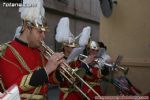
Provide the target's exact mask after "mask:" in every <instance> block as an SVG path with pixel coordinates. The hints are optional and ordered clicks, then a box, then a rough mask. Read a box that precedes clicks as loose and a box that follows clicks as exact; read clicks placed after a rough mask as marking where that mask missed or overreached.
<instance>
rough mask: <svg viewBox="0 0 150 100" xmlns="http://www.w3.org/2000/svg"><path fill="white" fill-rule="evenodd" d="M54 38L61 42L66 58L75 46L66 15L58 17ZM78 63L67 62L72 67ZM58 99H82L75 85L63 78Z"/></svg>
mask: <svg viewBox="0 0 150 100" xmlns="http://www.w3.org/2000/svg"><path fill="white" fill-rule="evenodd" d="M55 39H56V41H57V42H59V43H62V51H63V53H64V55H65V59H66V60H67V58H68V56H69V55H70V53H71V52H72V50H73V49H74V48H75V47H76V46H77V45H76V43H75V37H74V35H73V34H72V33H71V32H70V28H69V18H68V17H63V18H61V19H60V21H59V23H58V25H57V28H56V36H55ZM78 64H79V63H78V62H76V61H72V62H70V63H69V65H70V67H71V68H72V69H75V67H78V66H79V65H78ZM64 79H65V78H64ZM59 100H82V96H81V94H80V93H79V92H78V91H77V90H76V89H75V87H74V86H73V85H72V84H70V83H69V82H68V80H67V79H65V80H64V81H63V82H61V83H60V95H59Z"/></svg>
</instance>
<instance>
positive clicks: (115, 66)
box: [79, 54, 129, 75]
mask: <svg viewBox="0 0 150 100" xmlns="http://www.w3.org/2000/svg"><path fill="white" fill-rule="evenodd" d="M86 58H88V56H86V55H83V54H80V55H79V60H80V61H83V60H84V59H86ZM94 61H95V62H96V63H99V62H100V59H99V58H96V59H95V60H94ZM83 62H84V61H83ZM84 63H85V62H84ZM86 65H87V64H86ZM104 65H106V66H108V67H110V68H112V69H114V70H116V71H117V70H121V71H123V72H124V74H125V75H126V74H127V73H128V71H129V68H128V67H127V68H124V67H122V66H120V65H118V64H116V63H114V64H109V63H106V62H104Z"/></svg>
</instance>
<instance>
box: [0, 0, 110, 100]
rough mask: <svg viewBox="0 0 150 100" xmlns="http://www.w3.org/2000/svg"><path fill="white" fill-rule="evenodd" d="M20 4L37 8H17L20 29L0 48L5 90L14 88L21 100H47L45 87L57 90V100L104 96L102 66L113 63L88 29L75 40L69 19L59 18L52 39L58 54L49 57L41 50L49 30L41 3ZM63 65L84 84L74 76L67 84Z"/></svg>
mask: <svg viewBox="0 0 150 100" xmlns="http://www.w3.org/2000/svg"><path fill="white" fill-rule="evenodd" d="M23 3H25V4H26V3H29V4H34V3H36V4H37V7H20V8H19V12H20V15H21V19H22V25H21V26H19V27H18V28H17V30H16V34H15V37H14V38H13V39H12V40H11V41H9V42H7V43H3V44H1V45H0V76H1V80H2V82H3V86H4V88H5V89H8V88H9V87H10V86H12V85H13V84H17V85H18V87H19V91H20V97H21V99H22V100H24V99H30V100H31V99H35V100H36V99H37V100H38V99H41V100H46V99H47V98H48V97H47V95H46V94H47V91H48V84H54V85H58V86H59V88H60V91H61V92H60V95H59V99H60V100H85V99H87V98H86V97H85V96H84V95H83V93H84V94H85V95H86V96H87V97H88V98H89V99H90V100H92V99H94V98H95V97H96V96H98V95H106V93H105V92H104V91H103V90H102V87H101V85H100V83H101V79H102V78H103V77H104V76H105V75H107V74H109V69H108V68H107V67H106V65H105V63H107V64H112V63H113V61H112V59H111V57H110V56H109V55H108V54H107V52H106V50H107V47H106V46H105V45H104V43H103V42H99V41H95V40H94V39H92V38H91V27H90V26H86V27H84V28H83V30H82V31H81V33H80V34H79V35H78V36H76V37H75V36H74V35H73V33H72V32H71V31H70V28H69V27H70V23H69V18H68V17H62V18H61V19H60V21H59V22H58V25H57V28H56V36H55V39H56V41H57V42H58V43H61V44H62V47H61V52H56V53H52V54H51V56H49V55H47V53H46V51H47V50H46V49H47V47H45V48H43V45H42V42H43V41H44V38H45V34H46V33H47V28H48V27H47V24H46V21H45V10H44V8H43V1H42V0H24V1H23ZM64 62H65V63H67V64H68V65H69V67H71V71H72V72H70V74H72V75H73V76H74V74H73V73H76V74H77V75H79V76H80V78H81V79H83V80H84V82H85V83H83V82H82V81H79V79H77V78H76V76H74V78H75V80H74V81H73V82H72V83H70V82H69V81H68V80H67V79H66V77H64V75H63V74H66V72H64V71H62V69H63V68H66V66H65V64H64ZM62 73H63V74H62ZM66 76H68V75H67V74H66ZM86 83H87V84H88V85H87V84H86ZM75 85H76V86H78V87H79V88H80V89H81V90H82V92H83V93H81V92H80V91H79V90H78V89H76V87H75ZM89 86H90V87H91V88H92V89H91V88H90V87H89ZM93 90H94V91H96V93H98V95H97V94H95V93H94V92H93ZM49 98H50V97H49Z"/></svg>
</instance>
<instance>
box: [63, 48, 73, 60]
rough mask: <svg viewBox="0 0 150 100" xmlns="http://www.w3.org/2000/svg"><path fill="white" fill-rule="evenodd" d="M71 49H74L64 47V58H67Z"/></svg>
mask: <svg viewBox="0 0 150 100" xmlns="http://www.w3.org/2000/svg"><path fill="white" fill-rule="evenodd" d="M73 48H74V47H69V46H64V54H65V56H66V57H68V56H69V54H70V53H71V51H72V49H73Z"/></svg>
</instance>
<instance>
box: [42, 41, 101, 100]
mask: <svg viewBox="0 0 150 100" xmlns="http://www.w3.org/2000/svg"><path fill="white" fill-rule="evenodd" d="M41 44H42V47H43V48H44V49H45V53H46V58H48V57H50V56H52V55H53V54H54V51H53V50H52V49H50V48H49V47H48V46H47V45H46V44H45V42H44V41H41ZM62 65H63V66H60V67H59V71H60V73H61V75H63V77H64V78H65V79H67V80H68V81H69V82H70V83H71V84H73V86H74V87H75V88H76V89H77V90H78V91H79V92H80V93H81V94H82V95H83V96H84V97H85V98H86V99H87V100H90V98H89V97H88V96H87V95H86V94H85V93H84V92H83V91H82V90H81V89H80V87H79V86H78V85H77V84H76V82H75V81H76V80H80V81H81V82H82V83H84V84H85V85H86V86H87V87H88V88H89V89H90V90H91V91H92V92H93V93H94V94H95V95H96V96H98V97H100V95H99V94H98V93H97V92H96V91H95V90H94V89H93V88H92V87H91V86H90V85H89V84H88V83H86V82H85V81H84V80H83V79H82V78H81V77H80V76H79V75H78V74H77V73H76V72H75V71H74V70H73V69H72V68H71V67H70V66H69V65H68V64H67V63H65V62H63V63H62Z"/></svg>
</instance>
